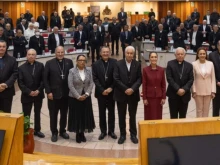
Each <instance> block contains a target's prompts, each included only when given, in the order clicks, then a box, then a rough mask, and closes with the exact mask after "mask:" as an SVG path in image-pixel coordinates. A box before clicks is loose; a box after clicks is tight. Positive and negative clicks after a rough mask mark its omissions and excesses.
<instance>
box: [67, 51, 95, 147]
mask: <svg viewBox="0 0 220 165" xmlns="http://www.w3.org/2000/svg"><path fill="white" fill-rule="evenodd" d="M76 60H77V64H76V67H74V68H72V69H70V71H69V76H68V86H69V89H70V92H69V119H68V130H69V131H70V132H76V142H77V143H81V142H86V138H85V135H84V132H92V131H93V129H94V128H95V121H94V116H93V110H92V100H91V93H92V88H93V85H94V83H93V78H92V72H91V70H90V69H87V68H86V67H85V63H86V57H85V55H79V56H78V57H77V59H76Z"/></svg>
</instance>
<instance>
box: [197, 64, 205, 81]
mask: <svg viewBox="0 0 220 165" xmlns="http://www.w3.org/2000/svg"><path fill="white" fill-rule="evenodd" d="M206 67H207V65H206ZM196 68H197V70H198V71H199V73H200V75H201V76H202V77H203V78H205V77H206V75H207V74H205V75H203V74H202V71H201V69H200V67H199V61H198V60H196ZM206 69H207V68H206Z"/></svg>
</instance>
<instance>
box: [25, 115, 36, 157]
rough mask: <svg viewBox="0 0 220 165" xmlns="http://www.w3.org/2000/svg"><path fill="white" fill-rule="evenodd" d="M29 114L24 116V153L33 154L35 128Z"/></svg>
mask: <svg viewBox="0 0 220 165" xmlns="http://www.w3.org/2000/svg"><path fill="white" fill-rule="evenodd" d="M32 124H33V123H31V121H30V117H29V116H24V153H29V154H33V152H34V129H33V128H30V125H32Z"/></svg>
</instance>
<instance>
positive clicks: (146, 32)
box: [142, 19, 152, 40]
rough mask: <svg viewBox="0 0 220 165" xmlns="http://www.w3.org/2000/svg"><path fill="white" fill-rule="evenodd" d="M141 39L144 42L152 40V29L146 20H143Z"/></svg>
mask: <svg viewBox="0 0 220 165" xmlns="http://www.w3.org/2000/svg"><path fill="white" fill-rule="evenodd" d="M142 33H143V38H144V40H151V39H152V28H151V26H150V24H149V23H148V20H146V19H145V20H144V25H143V29H142Z"/></svg>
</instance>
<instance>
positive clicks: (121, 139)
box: [118, 136, 126, 144]
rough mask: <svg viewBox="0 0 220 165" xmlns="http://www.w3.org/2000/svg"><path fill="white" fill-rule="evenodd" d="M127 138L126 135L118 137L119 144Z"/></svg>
mask: <svg viewBox="0 0 220 165" xmlns="http://www.w3.org/2000/svg"><path fill="white" fill-rule="evenodd" d="M125 140H126V137H125V136H120V138H119V139H118V144H123V143H124V142H125Z"/></svg>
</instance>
